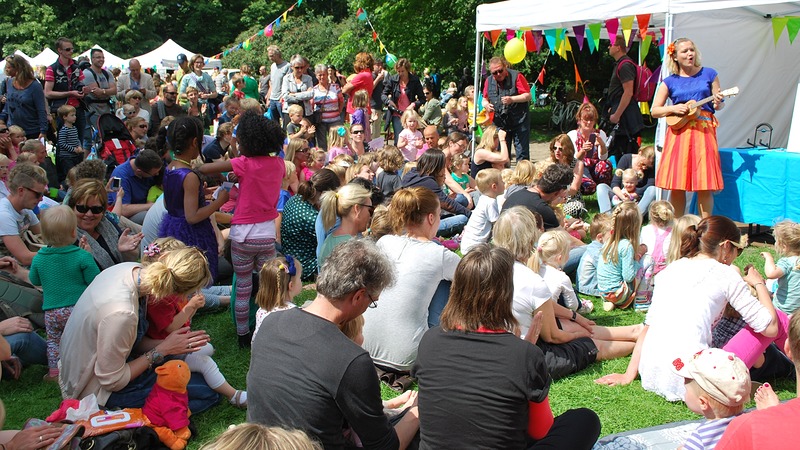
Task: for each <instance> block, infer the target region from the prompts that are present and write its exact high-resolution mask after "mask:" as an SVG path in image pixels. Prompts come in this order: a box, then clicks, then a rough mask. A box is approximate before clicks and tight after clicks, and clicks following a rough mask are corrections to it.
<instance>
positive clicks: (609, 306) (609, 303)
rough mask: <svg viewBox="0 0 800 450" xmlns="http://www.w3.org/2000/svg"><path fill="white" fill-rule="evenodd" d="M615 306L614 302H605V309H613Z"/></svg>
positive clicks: (606, 310)
mask: <svg viewBox="0 0 800 450" xmlns="http://www.w3.org/2000/svg"><path fill="white" fill-rule="evenodd" d="M614 308H615V306H614V304H613V303H611V302H603V311H605V312H609V311H613V310H614Z"/></svg>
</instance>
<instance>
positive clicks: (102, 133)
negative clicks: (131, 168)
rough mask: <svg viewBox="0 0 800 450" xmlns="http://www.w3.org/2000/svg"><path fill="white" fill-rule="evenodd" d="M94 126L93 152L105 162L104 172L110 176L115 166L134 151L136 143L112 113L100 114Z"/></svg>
mask: <svg viewBox="0 0 800 450" xmlns="http://www.w3.org/2000/svg"><path fill="white" fill-rule="evenodd" d="M96 127H97V137H96V138H95V153H96V154H97V156H98V158H100V159H101V160H102V161H103V162H104V163H106V166H107V170H106V174H107V175H109V176H110V174H111V172H112V171H113V170H114V168H115V167H117V166H118V165H120V164H122V163H124V162H125V161H127V160H128V159H129V158H130V157H131V156H133V155H134V154H135V153H136V145H135V144H134V142H133V137H132V136H131V134H130V132H128V128H127V127H126V126H125V123H124V122H122V120H121V119H120V118H119V117H117V116H115V115H114V114H113V113H109V114H101V115H100V116H99V117H98V118H97V124H96Z"/></svg>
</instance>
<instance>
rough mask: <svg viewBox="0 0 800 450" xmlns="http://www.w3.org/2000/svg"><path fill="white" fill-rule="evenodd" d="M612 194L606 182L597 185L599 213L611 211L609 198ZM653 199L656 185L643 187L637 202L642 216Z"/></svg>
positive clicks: (645, 213)
mask: <svg viewBox="0 0 800 450" xmlns="http://www.w3.org/2000/svg"><path fill="white" fill-rule="evenodd" d="M613 196H614V192H613V191H612V190H611V186H609V185H607V184H598V185H597V206H598V207H599V208H600V212H601V213H602V212H609V211H611V209H612V206H611V198H612V197H613ZM655 199H656V187H655V186H650V187H648V188H647V189H645V191H644V193H643V194H642V197H641V198H640V199H639V203H638V207H639V212H640V213H642V217H644V216H645V215H647V209H648V208H650V203H653V200H655Z"/></svg>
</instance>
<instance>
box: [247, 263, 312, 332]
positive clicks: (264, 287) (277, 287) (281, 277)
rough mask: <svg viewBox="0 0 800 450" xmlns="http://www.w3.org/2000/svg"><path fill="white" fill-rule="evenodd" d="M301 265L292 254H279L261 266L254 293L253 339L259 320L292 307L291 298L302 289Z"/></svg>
mask: <svg viewBox="0 0 800 450" xmlns="http://www.w3.org/2000/svg"><path fill="white" fill-rule="evenodd" d="M302 275H303V266H302V264H300V261H299V260H297V259H295V258H294V257H292V255H286V256H279V257H277V258H275V259H271V260H269V261H267V262H266V263H264V265H263V266H261V270H260V271H259V280H260V281H259V288H258V293H257V294H256V305H258V311H256V329H255V331H253V339H255V338H256V334H258V329H259V328H261V322H263V321H264V318H266V317H267V316H268V315H270V314H272V313H274V312H275V311H283V310H285V309H289V308H294V307H295V304H294V303H292V299H293V298H294V297H295V296H297V294H299V293H300V291H301V290H302V289H303V281H302V280H301V277H302Z"/></svg>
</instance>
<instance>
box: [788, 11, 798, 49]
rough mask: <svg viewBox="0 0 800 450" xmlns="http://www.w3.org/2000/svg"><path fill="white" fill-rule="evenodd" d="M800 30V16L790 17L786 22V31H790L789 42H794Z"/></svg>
mask: <svg viewBox="0 0 800 450" xmlns="http://www.w3.org/2000/svg"><path fill="white" fill-rule="evenodd" d="M798 30H800V17H789V20H788V21H787V22H786V32H787V33H789V43H792V44H793V43H794V38H796V37H797V32H798Z"/></svg>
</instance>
